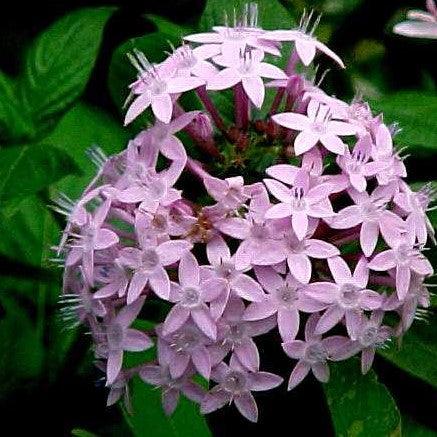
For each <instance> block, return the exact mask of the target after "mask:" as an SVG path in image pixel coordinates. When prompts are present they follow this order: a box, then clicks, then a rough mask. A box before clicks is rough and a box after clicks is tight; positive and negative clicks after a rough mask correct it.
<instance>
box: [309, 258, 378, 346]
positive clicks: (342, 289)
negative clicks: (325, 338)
mask: <svg viewBox="0 0 437 437" xmlns="http://www.w3.org/2000/svg"><path fill="white" fill-rule="evenodd" d="M328 265H329V270H330V271H331V274H332V276H333V278H334V281H335V283H333V282H313V283H312V284H310V285H308V290H307V294H308V296H309V297H311V298H312V299H315V300H317V301H319V302H321V303H324V304H325V305H326V311H325V312H324V313H323V315H322V316H321V317H320V320H319V321H318V323H317V325H316V328H315V333H316V334H324V333H325V332H327V331H329V330H330V329H331V328H333V327H334V326H335V325H336V324H337V323H338V322H339V321H340V320H342V319H343V317H344V318H345V321H346V329H347V332H348V334H349V336H350V337H351V338H352V339H355V338H356V337H357V335H358V332H359V323H360V317H361V315H362V312H363V311H364V310H365V311H370V310H375V309H378V308H380V307H381V304H382V297H381V295H380V294H378V293H377V292H376V291H372V290H369V289H367V288H366V287H367V282H368V280H369V269H368V266H367V261H366V260H365V259H364V258H361V259H360V260H359V261H358V263H357V265H356V267H355V270H354V273H353V274H352V273H351V271H350V269H349V266H348V265H347V264H346V262H345V261H344V260H343V259H342V258H340V257H333V258H329V259H328Z"/></svg>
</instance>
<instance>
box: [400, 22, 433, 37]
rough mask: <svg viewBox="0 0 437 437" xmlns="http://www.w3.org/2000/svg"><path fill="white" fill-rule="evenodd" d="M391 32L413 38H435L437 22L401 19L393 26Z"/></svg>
mask: <svg viewBox="0 0 437 437" xmlns="http://www.w3.org/2000/svg"><path fill="white" fill-rule="evenodd" d="M393 32H394V33H397V34H399V35H404V36H410V37H414V38H429V39H437V24H436V23H429V22H424V21H403V22H402V23H398V24H396V25H395V26H394V27H393Z"/></svg>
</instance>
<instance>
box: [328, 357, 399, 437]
mask: <svg viewBox="0 0 437 437" xmlns="http://www.w3.org/2000/svg"><path fill="white" fill-rule="evenodd" d="M323 387H324V389H325V395H326V399H327V402H328V405H329V408H330V410H331V416H332V421H333V423H334V428H335V432H336V436H338V437H346V436H347V437H349V436H351V437H352V436H353V437H358V436H363V437H365V436H372V437H386V436H392V437H394V436H400V435H401V418H400V415H399V411H398V409H397V407H396V404H395V402H394V400H393V398H392V397H391V396H390V393H389V391H388V390H387V389H386V387H385V386H384V385H383V384H381V383H379V382H378V380H377V378H376V375H375V372H373V371H372V370H371V371H370V372H369V373H368V374H367V375H364V376H363V375H361V373H360V368H359V364H358V362H357V360H348V361H344V362H342V363H335V364H334V365H332V366H331V378H330V380H329V382H328V383H327V384H324V385H323Z"/></svg>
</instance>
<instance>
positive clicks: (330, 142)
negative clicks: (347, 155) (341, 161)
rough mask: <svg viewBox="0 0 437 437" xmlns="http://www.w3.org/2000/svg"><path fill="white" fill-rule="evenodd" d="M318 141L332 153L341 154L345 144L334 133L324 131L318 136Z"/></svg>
mask: <svg viewBox="0 0 437 437" xmlns="http://www.w3.org/2000/svg"><path fill="white" fill-rule="evenodd" d="M320 142H321V143H322V144H323V145H324V146H325V147H326V148H327V149H328V150H329V151H330V152H332V153H335V154H337V155H343V153H344V149H345V147H346V146H345V144H344V143H343V141H341V140H340V138H338V137H337V136H336V135H334V134H331V133H326V134H324V135H322V136H321V137H320Z"/></svg>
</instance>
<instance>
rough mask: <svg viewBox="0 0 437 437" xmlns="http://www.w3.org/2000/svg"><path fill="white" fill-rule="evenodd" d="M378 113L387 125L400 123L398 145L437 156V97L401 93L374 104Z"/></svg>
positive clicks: (425, 154) (423, 154)
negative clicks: (382, 115) (436, 118)
mask: <svg viewBox="0 0 437 437" xmlns="http://www.w3.org/2000/svg"><path fill="white" fill-rule="evenodd" d="M371 106H372V108H373V109H374V111H376V112H378V111H379V112H383V113H384V121H385V122H386V123H393V122H396V123H399V127H400V128H401V129H402V131H401V132H400V133H399V134H398V135H397V136H396V138H395V143H396V144H397V145H400V146H410V147H411V148H412V150H413V151H414V154H415V155H422V156H429V155H434V154H436V153H437V123H436V122H435V117H436V114H437V96H435V95H433V94H425V93H421V92H415V91H401V92H398V93H396V94H391V95H387V96H384V97H383V98H381V99H379V100H375V101H372V102H371Z"/></svg>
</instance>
